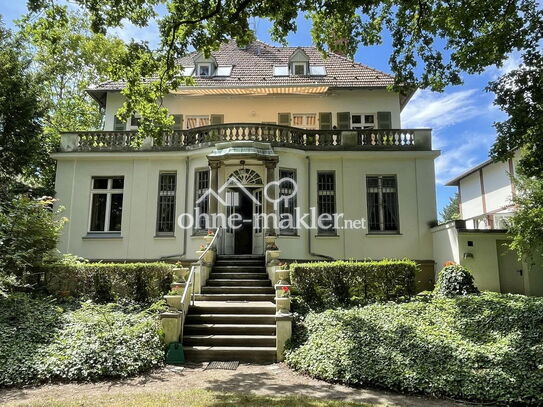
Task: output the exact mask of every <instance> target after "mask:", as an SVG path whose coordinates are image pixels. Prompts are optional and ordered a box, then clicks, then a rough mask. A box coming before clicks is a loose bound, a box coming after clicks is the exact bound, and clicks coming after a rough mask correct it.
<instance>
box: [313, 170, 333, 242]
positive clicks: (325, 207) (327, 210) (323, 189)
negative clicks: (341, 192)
mask: <svg viewBox="0 0 543 407" xmlns="http://www.w3.org/2000/svg"><path fill="white" fill-rule="evenodd" d="M335 188H336V186H335V175H334V173H332V172H324V173H319V174H318V175H317V206H318V210H319V216H320V215H323V214H328V215H334V214H335V213H336V195H335V194H336V192H335ZM320 223H321V226H322V227H321V228H320V231H325V232H329V233H331V232H334V231H335V229H334V227H333V225H334V220H333V218H330V219H328V220H322V219H321V222H320Z"/></svg>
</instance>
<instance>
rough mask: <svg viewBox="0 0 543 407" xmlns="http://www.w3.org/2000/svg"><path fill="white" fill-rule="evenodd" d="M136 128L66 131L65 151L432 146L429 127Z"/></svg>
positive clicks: (239, 125)
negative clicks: (156, 133)
mask: <svg viewBox="0 0 543 407" xmlns="http://www.w3.org/2000/svg"><path fill="white" fill-rule="evenodd" d="M135 136H136V131H85V132H77V133H64V134H62V138H61V146H60V151H61V152H122V151H183V150H187V149H190V150H194V149H197V148H205V147H210V146H212V145H214V144H216V143H220V142H232V141H243V140H246V141H258V142H263V143H270V144H271V145H272V146H273V147H290V148H296V149H300V150H345V151H349V150H351V151H353V150H354V151H357V150H374V151H404V150H405V151H430V150H431V149H432V133H431V130H429V129H363V130H361V129H353V130H306V129H301V128H297V127H290V126H278V125H274V124H259V123H225V124H218V125H211V126H203V127H196V128H193V129H190V130H174V131H173V132H171V133H169V134H164V135H163V136H162V137H160V138H158V139H150V138H148V139H145V140H143V141H142V142H140V143H137V142H136V141H137V139H136V137H135Z"/></svg>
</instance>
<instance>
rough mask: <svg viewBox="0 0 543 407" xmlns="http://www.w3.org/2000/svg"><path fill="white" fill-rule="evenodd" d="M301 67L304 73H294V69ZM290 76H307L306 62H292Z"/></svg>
mask: <svg viewBox="0 0 543 407" xmlns="http://www.w3.org/2000/svg"><path fill="white" fill-rule="evenodd" d="M297 66H302V67H303V68H304V73H296V67H297ZM292 74H293V75H296V76H303V75H307V63H306V62H293V63H292Z"/></svg>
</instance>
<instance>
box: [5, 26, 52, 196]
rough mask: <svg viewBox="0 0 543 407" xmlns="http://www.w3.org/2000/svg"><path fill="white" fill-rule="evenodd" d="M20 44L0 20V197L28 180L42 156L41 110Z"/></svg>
mask: <svg viewBox="0 0 543 407" xmlns="http://www.w3.org/2000/svg"><path fill="white" fill-rule="evenodd" d="M30 63H31V61H30V59H29V58H28V56H27V55H26V53H25V50H24V47H23V45H22V44H21V42H20V41H19V40H18V39H16V38H14V36H13V34H12V33H11V32H10V31H9V30H7V29H6V28H5V27H4V25H3V24H2V22H1V20H0V196H4V195H5V194H7V193H8V192H9V190H10V189H11V187H12V186H13V184H14V182H15V181H16V180H20V179H21V178H25V177H31V176H32V175H33V173H34V171H35V168H36V164H37V163H38V162H39V161H40V159H41V156H42V145H43V144H44V136H43V133H42V121H43V115H44V109H43V106H42V104H41V103H40V100H39V95H40V91H39V82H40V78H39V77H37V75H35V74H34V73H32V72H31V70H30Z"/></svg>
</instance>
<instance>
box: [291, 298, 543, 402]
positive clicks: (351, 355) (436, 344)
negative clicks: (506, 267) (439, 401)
mask: <svg viewBox="0 0 543 407" xmlns="http://www.w3.org/2000/svg"><path fill="white" fill-rule="evenodd" d="M305 326H306V328H307V339H306V341H305V343H304V344H302V345H301V346H300V347H298V348H296V349H291V350H289V351H288V352H287V355H286V361H287V363H288V364H289V365H290V366H291V367H293V368H295V369H298V370H300V371H303V372H305V373H308V374H309V375H311V376H314V377H317V378H321V379H324V380H329V381H333V382H344V383H348V384H362V385H372V386H379V387H385V388H389V389H393V390H397V391H403V392H417V393H418V392H422V393H428V394H432V395H435V396H447V397H453V398H459V399H466V400H477V401H488V402H499V403H504V404H513V405H517V404H528V405H542V404H543V392H542V391H541V390H542V387H541V386H542V383H543V298H537V297H525V296H521V295H511V294H509V295H502V294H498V293H483V294H481V295H467V296H460V297H455V298H442V297H435V298H431V299H430V300H417V301H412V302H408V303H402V304H394V303H387V304H373V305H368V306H367V307H363V308H353V309H350V310H333V311H326V312H323V313H320V314H315V313H310V314H309V315H308V316H307V318H306V321H305Z"/></svg>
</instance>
